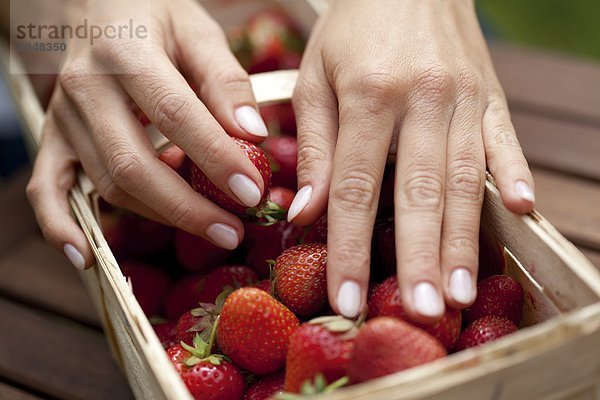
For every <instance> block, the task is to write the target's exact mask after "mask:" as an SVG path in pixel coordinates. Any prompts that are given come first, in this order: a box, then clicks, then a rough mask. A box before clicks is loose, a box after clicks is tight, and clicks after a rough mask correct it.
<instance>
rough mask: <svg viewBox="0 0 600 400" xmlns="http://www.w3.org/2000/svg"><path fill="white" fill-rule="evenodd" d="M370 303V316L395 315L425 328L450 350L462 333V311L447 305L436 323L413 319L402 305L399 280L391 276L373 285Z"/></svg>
mask: <svg viewBox="0 0 600 400" xmlns="http://www.w3.org/2000/svg"><path fill="white" fill-rule="evenodd" d="M367 303H368V305H369V318H375V317H395V318H399V319H402V320H404V321H406V322H409V323H410V324H412V325H414V326H416V327H418V328H421V329H423V330H424V331H426V332H427V333H429V334H430V335H432V336H434V337H435V338H436V339H438V340H439V341H440V342H442V344H443V345H444V347H445V348H446V349H447V350H448V351H449V350H451V349H452V347H453V346H454V343H455V342H456V340H457V339H458V336H459V335H460V327H461V323H462V321H461V314H460V311H458V310H455V309H453V308H450V307H446V312H445V313H444V315H443V316H442V318H441V319H440V320H439V321H437V322H435V323H434V324H422V323H418V322H413V321H411V320H410V319H409V318H408V317H407V315H406V313H405V311H404V308H403V307H402V298H401V296H400V289H399V288H398V280H397V279H396V277H395V276H391V277H389V278H388V279H386V280H385V281H383V282H381V283H380V284H378V285H376V286H375V287H373V289H372V290H371V293H370V295H369V299H368V301H367Z"/></svg>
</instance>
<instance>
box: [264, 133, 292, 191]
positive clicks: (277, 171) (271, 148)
mask: <svg viewBox="0 0 600 400" xmlns="http://www.w3.org/2000/svg"><path fill="white" fill-rule="evenodd" d="M262 146H263V149H265V151H266V152H267V154H268V156H269V159H270V161H271V168H272V170H273V179H272V181H273V185H277V186H284V187H286V188H289V189H293V190H296V187H297V186H298V181H297V178H296V165H297V164H298V142H297V140H296V138H295V137H291V136H270V137H268V138H267V139H266V140H265V141H264V142H263V145H262Z"/></svg>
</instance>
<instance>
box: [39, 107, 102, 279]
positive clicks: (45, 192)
mask: <svg viewBox="0 0 600 400" xmlns="http://www.w3.org/2000/svg"><path fill="white" fill-rule="evenodd" d="M76 166H77V157H76V155H75V153H74V152H73V149H72V148H71V147H70V146H69V145H68V143H67V142H66V141H65V140H64V138H63V137H62V136H61V134H60V133H59V132H58V130H57V127H56V125H55V123H54V121H53V120H52V119H51V118H47V119H46V123H45V125H44V128H43V136H42V143H41V145H40V150H39V153H38V155H37V157H36V160H35V165H34V167H33V173H32V175H31V179H30V181H29V184H28V185H27V197H28V199H29V202H30V203H31V205H32V206H33V211H34V213H35V217H36V219H37V221H38V224H39V226H40V228H41V230H42V233H43V235H44V238H45V239H46V241H47V242H48V243H50V245H52V246H53V247H54V248H55V249H56V250H58V251H59V252H61V253H63V254H64V255H65V256H66V257H67V258H68V259H69V261H71V263H72V264H73V265H74V266H75V267H76V268H77V269H79V270H84V269H86V268H88V267H90V266H91V265H92V264H93V262H94V256H93V254H92V251H91V249H90V247H89V245H88V242H87V240H86V238H85V235H84V234H83V232H82V231H81V228H80V227H79V225H77V223H76V222H75V221H74V220H73V217H72V214H71V207H70V206H69V200H68V193H69V190H70V189H71V187H72V186H73V184H74V183H75V177H76Z"/></svg>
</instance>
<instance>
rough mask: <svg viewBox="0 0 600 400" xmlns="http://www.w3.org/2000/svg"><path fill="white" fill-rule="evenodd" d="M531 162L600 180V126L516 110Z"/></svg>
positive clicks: (518, 128) (516, 121)
mask: <svg viewBox="0 0 600 400" xmlns="http://www.w3.org/2000/svg"><path fill="white" fill-rule="evenodd" d="M512 120H513V123H514V125H515V129H516V131H517V134H518V136H519V141H520V142H521V146H522V147H523V152H524V153H525V156H526V157H527V160H528V161H529V163H530V164H531V165H537V166H542V167H545V168H551V169H554V170H558V171H563V172H568V173H571V174H575V175H579V176H585V177H588V178H591V179H596V180H598V181H599V182H600V155H599V154H600V127H595V126H591V125H584V124H578V123H574V122H571V121H563V120H559V119H553V118H550V117H544V116H540V115H534V114H529V113H524V112H522V111H519V110H515V111H513V112H512Z"/></svg>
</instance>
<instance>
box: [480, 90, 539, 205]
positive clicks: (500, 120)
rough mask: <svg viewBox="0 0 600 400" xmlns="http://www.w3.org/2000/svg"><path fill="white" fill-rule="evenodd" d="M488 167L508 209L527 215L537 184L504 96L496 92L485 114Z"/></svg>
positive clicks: (533, 199)
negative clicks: (497, 94)
mask: <svg viewBox="0 0 600 400" xmlns="http://www.w3.org/2000/svg"><path fill="white" fill-rule="evenodd" d="M483 140H484V145H485V155H486V160H487V165H488V168H489V169H490V172H491V173H492V175H493V176H494V179H495V180H496V183H497V185H498V189H499V190H500V194H501V196H502V201H503V202H504V205H505V206H506V208H508V209H509V210H511V211H513V212H516V213H518V214H525V213H528V212H530V211H531V210H533V206H534V204H535V195H534V183H533V177H532V175H531V171H530V170H529V166H528V165H527V160H525V157H524V156H523V150H522V149H521V145H520V144H519V140H518V139H517V135H516V133H515V128H514V127H513V125H512V122H511V120H510V114H509V111H508V106H507V105H506V101H505V100H504V98H501V97H500V96H496V95H494V96H493V97H491V98H490V100H489V104H488V106H487V109H486V111H485V114H484V116H483Z"/></svg>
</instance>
